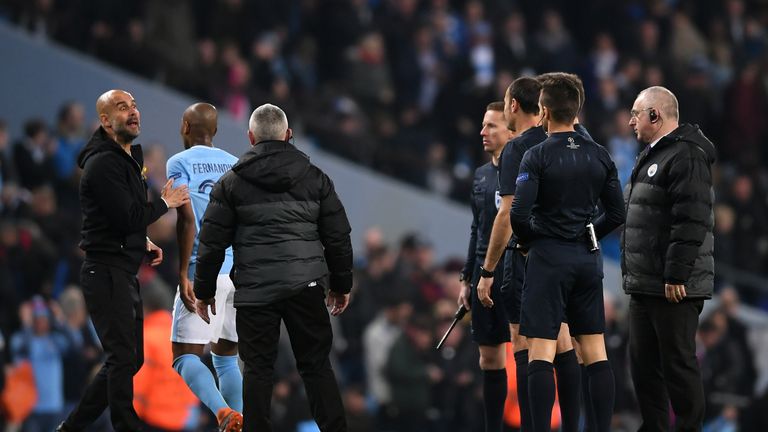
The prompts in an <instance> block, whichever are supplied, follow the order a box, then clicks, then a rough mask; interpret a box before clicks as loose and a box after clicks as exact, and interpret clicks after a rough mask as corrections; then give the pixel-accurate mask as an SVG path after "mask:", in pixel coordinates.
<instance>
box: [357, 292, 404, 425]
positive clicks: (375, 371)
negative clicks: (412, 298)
mask: <svg viewBox="0 0 768 432" xmlns="http://www.w3.org/2000/svg"><path fill="white" fill-rule="evenodd" d="M412 312H413V306H411V304H410V303H409V302H408V301H407V300H405V299H402V298H401V299H391V300H390V301H388V302H387V303H386V304H385V306H384V307H383V309H382V310H381V312H379V313H378V315H377V316H376V318H375V319H374V320H373V321H372V322H371V323H370V324H369V325H368V326H367V327H366V329H365V332H364V333H363V352H364V360H365V369H366V376H367V386H368V392H369V394H370V395H371V396H372V397H373V399H374V402H375V404H376V413H377V414H376V417H377V424H378V427H379V429H381V430H388V428H391V427H393V424H392V423H393V421H394V419H395V418H396V417H397V414H398V413H397V409H396V407H395V406H394V405H393V400H392V391H393V389H392V385H391V384H390V377H389V376H388V375H387V369H386V368H387V364H388V361H389V356H390V352H391V349H392V345H393V344H394V343H395V342H396V341H397V340H398V338H399V337H400V335H401V334H402V331H403V328H404V327H405V325H406V323H407V322H408V321H409V320H410V318H411V314H412Z"/></svg>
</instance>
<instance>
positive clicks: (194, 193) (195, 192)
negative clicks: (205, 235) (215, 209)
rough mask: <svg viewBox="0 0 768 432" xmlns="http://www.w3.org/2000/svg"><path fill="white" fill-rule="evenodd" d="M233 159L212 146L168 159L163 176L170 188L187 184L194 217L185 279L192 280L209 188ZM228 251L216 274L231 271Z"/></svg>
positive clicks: (200, 146) (230, 258)
mask: <svg viewBox="0 0 768 432" xmlns="http://www.w3.org/2000/svg"><path fill="white" fill-rule="evenodd" d="M235 162H237V158H236V157H234V156H232V155H231V154H229V153H227V152H226V151H224V150H222V149H218V148H216V147H208V146H205V145H196V146H192V147H190V148H188V149H186V150H184V151H182V152H181V153H177V154H175V155H173V156H171V158H170V159H168V163H167V164H166V174H167V177H168V178H169V179H171V178H172V179H173V187H179V186H181V185H187V186H188V187H189V199H190V202H191V203H192V212H193V213H194V214H195V228H196V229H197V234H195V244H194V246H193V247H192V257H191V258H190V259H189V279H190V280H192V279H193V278H194V277H195V264H196V262H197V246H198V242H199V237H200V222H201V221H202V219H203V215H204V214H205V209H206V207H208V201H209V200H210V193H211V189H213V185H214V184H216V182H217V181H218V180H219V178H220V177H221V176H222V175H224V173H226V172H227V171H229V169H230V168H232V165H234V164H235ZM232 261H233V256H232V248H231V247H230V248H228V249H227V251H226V253H225V255H224V263H223V264H222V265H221V270H219V274H229V271H230V270H231V269H232Z"/></svg>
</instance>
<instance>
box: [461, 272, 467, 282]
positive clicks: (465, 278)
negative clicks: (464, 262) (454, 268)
mask: <svg viewBox="0 0 768 432" xmlns="http://www.w3.org/2000/svg"><path fill="white" fill-rule="evenodd" d="M466 280H467V275H466V274H464V272H461V273H459V282H465V281H466Z"/></svg>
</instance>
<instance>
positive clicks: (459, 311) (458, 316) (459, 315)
mask: <svg viewBox="0 0 768 432" xmlns="http://www.w3.org/2000/svg"><path fill="white" fill-rule="evenodd" d="M466 314H467V308H465V307H464V305H463V304H462V305H461V306H459V308H458V309H457V310H456V313H455V314H453V322H452V323H451V326H450V327H448V331H447V332H445V334H444V335H443V338H442V339H440V342H439V343H438V344H437V346H436V347H435V349H437V350H439V349H440V348H442V347H443V344H444V343H445V340H446V339H448V335H449V334H451V331H453V328H454V327H456V323H457V322H459V321H461V320H462V319H463V318H464V315H466Z"/></svg>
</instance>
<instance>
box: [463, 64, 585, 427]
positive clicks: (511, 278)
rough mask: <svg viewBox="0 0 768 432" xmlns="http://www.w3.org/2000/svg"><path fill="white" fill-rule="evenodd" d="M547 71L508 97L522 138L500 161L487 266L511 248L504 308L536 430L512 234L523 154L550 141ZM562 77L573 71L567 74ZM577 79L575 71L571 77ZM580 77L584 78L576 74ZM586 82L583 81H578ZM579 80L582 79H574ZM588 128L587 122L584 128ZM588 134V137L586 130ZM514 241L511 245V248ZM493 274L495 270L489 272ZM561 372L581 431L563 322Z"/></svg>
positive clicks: (561, 387)
mask: <svg viewBox="0 0 768 432" xmlns="http://www.w3.org/2000/svg"><path fill="white" fill-rule="evenodd" d="M550 75H553V74H547V75H542V76H539V77H536V78H535V79H534V78H530V77H522V78H518V79H516V80H515V81H514V82H513V83H512V84H511V85H510V86H509V88H508V89H507V92H506V94H505V96H504V102H505V103H504V107H505V111H504V118H505V119H506V120H507V124H508V127H509V128H510V129H511V130H514V131H516V133H517V136H516V137H515V138H514V139H513V140H512V141H510V142H509V143H508V144H507V145H506V146H505V147H504V151H503V152H502V154H501V158H500V162H499V195H500V196H501V206H500V207H499V211H498V213H497V214H496V220H495V221H494V226H493V231H492V232H491V235H490V243H489V245H488V249H487V254H486V256H485V263H484V265H483V268H488V269H495V268H496V265H497V263H499V261H500V260H501V259H502V253H503V252H504V249H505V248H509V249H510V250H509V251H508V252H507V253H505V254H504V255H503V260H504V261H503V263H504V266H503V267H504V271H503V273H504V281H503V283H502V284H501V292H502V299H503V303H504V309H505V311H506V314H507V318H508V319H509V323H510V327H511V335H512V342H513V350H514V353H515V354H514V355H515V370H516V372H515V374H516V376H517V397H518V404H519V405H520V421H521V424H520V426H521V429H522V430H524V431H527V430H530V429H531V427H532V426H531V414H530V409H529V405H528V386H527V379H528V378H527V377H528V343H527V342H526V340H525V337H523V336H521V335H520V332H519V330H520V299H521V296H522V291H523V280H524V278H525V257H524V256H523V255H522V253H521V251H520V250H517V249H516V248H515V246H516V244H517V240H516V238H512V240H511V241H510V238H511V237H513V235H512V226H511V224H510V219H509V212H510V209H511V207H512V202H513V201H514V198H515V187H516V184H515V179H516V178H517V173H518V170H519V168H520V162H521V161H522V159H523V154H525V152H526V151H527V150H528V149H530V148H531V147H533V146H535V145H537V144H539V143H541V142H542V141H544V140H545V139H547V134H546V133H544V129H543V128H542V127H541V116H540V114H539V94H540V93H541V82H542V81H543V80H544V79H546V78H548V77H549V76H550ZM560 75H563V76H565V75H567V74H562V73H560ZM567 76H569V77H575V75H573V76H572V75H567ZM575 80H578V77H575ZM578 81H579V82H580V80H578ZM574 82H576V81H574ZM582 95H583V93H580V101H583V96H582ZM580 127H581V128H582V129H583V126H580ZM583 133H584V134H586V136H588V134H587V132H586V129H584V130H583ZM508 245H511V247H508ZM489 276H490V274H489ZM492 281H495V279H492V278H483V279H481V280H480V282H479V288H478V292H479V293H481V297H480V298H481V301H483V300H485V303H486V305H492V304H493V301H492V300H491V299H490V298H488V299H484V297H482V292H483V290H484V285H488V284H489V283H491V282H492ZM554 363H555V372H556V373H557V390H558V395H559V398H560V413H561V418H562V425H563V432H571V431H576V430H578V427H579V400H580V394H581V392H580V389H581V385H580V381H581V376H580V375H581V371H580V368H579V364H578V360H577V357H576V353H575V351H574V349H573V344H572V343H571V335H570V333H569V332H568V325H567V324H565V323H563V324H562V326H561V329H560V334H559V336H558V340H557V355H556V356H555V362H554Z"/></svg>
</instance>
